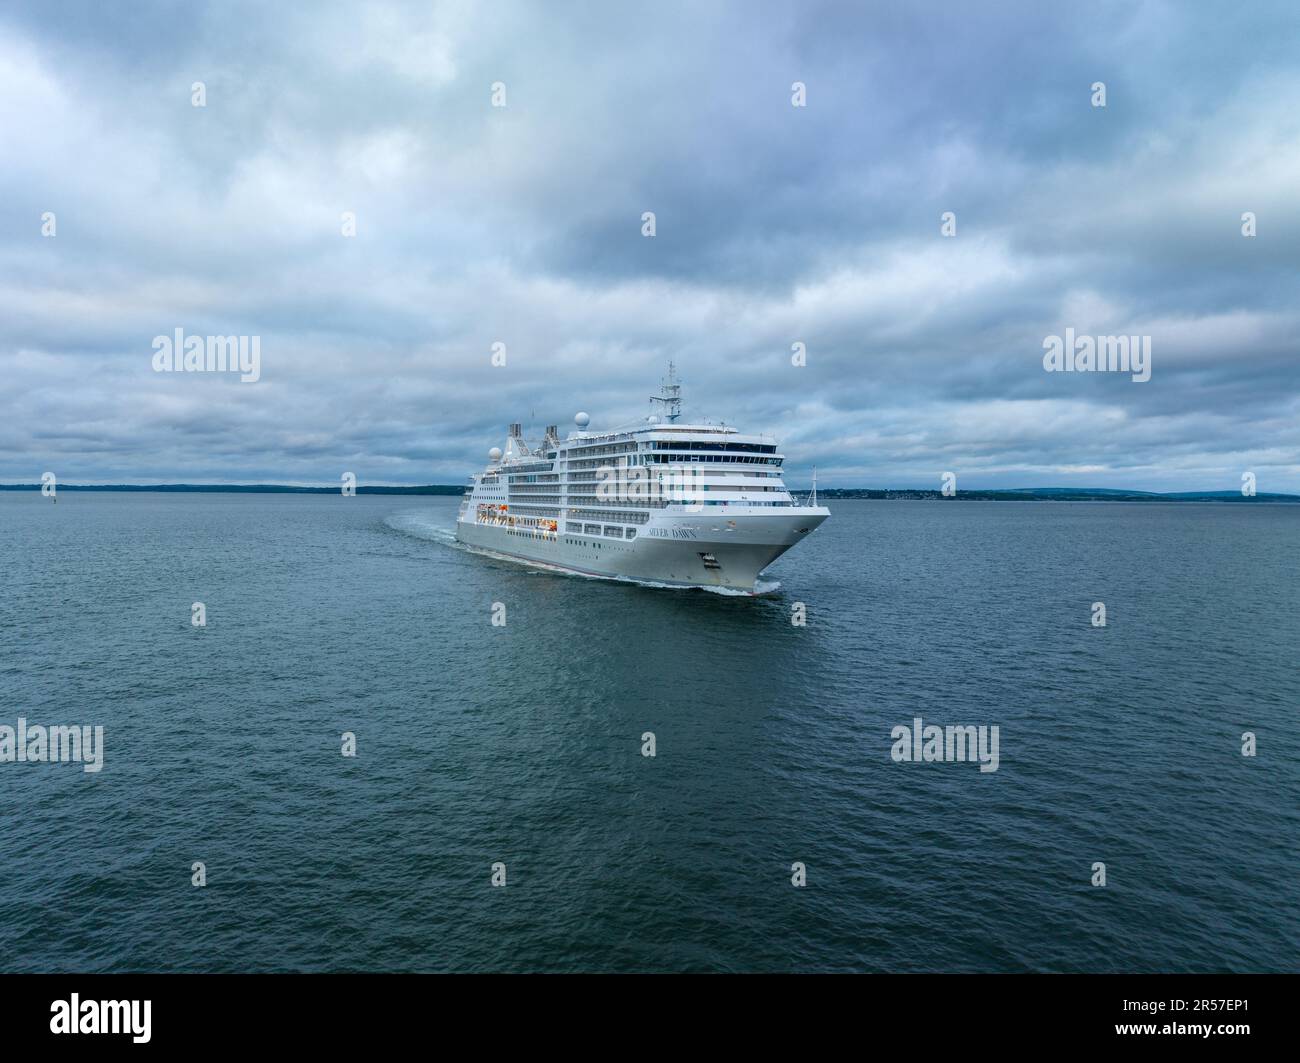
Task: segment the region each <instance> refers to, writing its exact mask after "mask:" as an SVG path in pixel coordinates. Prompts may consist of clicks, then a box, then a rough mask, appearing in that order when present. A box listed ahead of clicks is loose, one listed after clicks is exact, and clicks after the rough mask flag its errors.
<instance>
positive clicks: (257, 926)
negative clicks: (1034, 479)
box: [0, 491, 1300, 971]
mask: <svg viewBox="0 0 1300 1063" xmlns="http://www.w3.org/2000/svg"><path fill="white" fill-rule="evenodd" d="M455 505H456V499H453V498H436V497H435V498H428V499H418V498H417V499H413V498H400V497H398V498H394V497H384V496H359V497H354V498H343V497H342V496H301V495H270V496H257V495H240V494H218V495H195V494H177V495H167V494H112V493H89V492H85V493H74V492H68V491H63V492H61V493H60V495H59V501H58V503H57V504H51V503H50V502H49V500H48V499H42V498H41V497H40V496H39V495H38V494H36V493H35V492H3V493H0V557H2V558H3V566H2V568H0V725H8V726H10V727H14V728H16V727H17V720H18V718H19V717H23V718H24V719H25V720H26V721H27V722H28V725H29V726H30V725H34V724H39V725H45V726H50V725H74V724H75V725H102V727H103V729H104V730H103V735H104V738H103V767H102V770H100V771H98V772H86V771H84V770H83V768H82V766H81V765H79V764H76V763H30V762H24V763H19V762H16V761H15V762H7V763H0V807H2V808H3V815H0V967H2V968H3V969H4V970H9V971H67V970H76V971H282V970H292V971H332V970H347V971H415V970H418V971H1282V970H1295V969H1296V968H1297V967H1298V966H1300V962H1298V961H1300V904H1298V897H1297V893H1298V891H1297V874H1298V872H1300V847H1298V843H1300V739H1298V737H1297V735H1298V731H1300V681H1298V680H1300V672H1298V670H1297V660H1298V656H1300V654H1298V652H1297V651H1298V649H1300V593H1298V592H1297V545H1298V544H1300V507H1288V506H1281V505H1248V504H1236V505H1225V504H1220V505H1201V504H1105V503H1102V504H1087V503H1065V504H1053V503H1004V502H992V503H983V502H967V501H951V502H919V501H918V502H866V501H845V502H838V503H832V516H831V519H830V520H829V521H828V522H827V523H826V524H825V525H823V526H822V528H821V529H820V530H819V531H818V532H817V533H816V534H815V535H813V536H812V537H810V539H809V540H807V541H806V542H805V543H803V544H802V545H801V546H799V547H797V548H796V549H795V550H794V551H792V552H791V553H789V554H787V555H786V556H785V557H784V558H782V559H781V560H780V561H778V562H777V564H776V565H774V566H773V568H772V569H771V570H770V576H771V584H770V585H769V587H768V589H767V593H765V594H764V595H762V596H759V597H742V596H735V595H723V594H718V593H711V592H707V591H699V590H669V589H657V588H650V587H644V586H638V585H633V584H625V583H619V582H612V581H607V580H597V579H589V578H583V577H577V576H566V575H561V574H556V573H551V572H543V571H536V570H531V569H527V568H523V567H519V566H516V565H514V564H511V563H509V562H504V561H501V560H495V559H491V558H488V557H484V556H482V555H478V554H474V553H470V552H467V551H465V550H463V549H461V548H459V547H457V546H456V545H454V543H453V542H452V541H451V526H452V522H453V519H454V513H455ZM195 602H202V603H203V604H204V606H205V609H206V626H205V627H197V626H195V625H194V624H192V622H191V617H192V605H193V603H195ZM1094 602H1103V603H1104V604H1105V607H1106V619H1107V623H1106V626H1105V627H1095V626H1093V623H1092V618H1093V611H1092V604H1093V603H1094ZM494 603H501V605H503V606H504V608H505V620H506V622H505V624H504V626H494V625H493V623H492V617H493V607H494ZM796 603H803V606H804V608H805V609H806V613H807V623H806V625H805V626H797V625H795V624H793V623H792V622H791V618H792V614H793V613H794V612H795V611H796ZM498 614H499V610H498ZM918 717H919V718H921V719H923V721H924V722H925V724H938V725H941V726H943V725H973V726H980V725H984V726H993V725H996V726H997V727H998V728H999V734H1000V760H999V764H998V768H997V770H996V771H991V772H981V771H980V770H979V766H978V765H977V764H975V763H972V762H932V763H929V762H919V763H918V762H899V761H896V760H894V759H893V758H892V757H891V748H892V747H893V745H894V743H893V741H892V740H891V732H892V730H893V729H894V728H895V727H897V726H900V725H905V726H911V725H912V722H913V720H914V719H916V718H918ZM344 732H352V733H353V734H354V735H355V736H356V754H357V755H356V756H355V757H345V756H343V755H342V753H341V748H342V737H341V736H342V735H343V733H344ZM645 732H653V734H654V736H655V744H656V756H654V757H653V758H651V757H646V756H643V755H642V745H643V741H642V735H643V734H644V733H645ZM1246 732H1250V733H1251V734H1253V735H1254V736H1255V742H1256V748H1255V755H1254V756H1243V753H1242V750H1243V737H1242V736H1243V734H1245V733H1246ZM196 862H201V863H202V864H203V865H204V873H205V882H206V884H205V885H202V886H195V885H193V884H192V882H193V878H194V874H195V873H194V872H193V870H192V869H193V866H194V864H195V863H196ZM497 863H501V864H504V865H505V882H506V884H505V886H504V887H501V886H494V885H493V884H492V878H493V865H494V864H497ZM795 863H801V864H803V865H804V867H805V869H806V883H807V884H806V886H803V887H796V886H794V885H793V884H792V865H793V864H795ZM1097 863H1103V864H1104V865H1105V873H1106V884H1105V885H1104V886H1101V885H1094V884H1093V880H1094V876H1095V872H1094V865H1095V864H1097Z"/></svg>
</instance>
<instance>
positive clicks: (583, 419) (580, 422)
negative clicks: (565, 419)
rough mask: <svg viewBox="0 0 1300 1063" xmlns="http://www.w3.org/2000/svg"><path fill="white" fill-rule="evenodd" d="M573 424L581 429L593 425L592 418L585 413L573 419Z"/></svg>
mask: <svg viewBox="0 0 1300 1063" xmlns="http://www.w3.org/2000/svg"><path fill="white" fill-rule="evenodd" d="M573 423H574V424H576V425H577V426H578V427H579V428H586V427H587V425H589V424H591V418H590V417H588V416H587V415H586V414H585V413H579V414H577V415H576V416H575V417H574V418H573Z"/></svg>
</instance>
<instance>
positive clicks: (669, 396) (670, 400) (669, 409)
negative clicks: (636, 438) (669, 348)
mask: <svg viewBox="0 0 1300 1063" xmlns="http://www.w3.org/2000/svg"><path fill="white" fill-rule="evenodd" d="M656 402H657V403H659V404H660V408H661V409H662V410H663V416H664V420H665V421H668V422H669V423H671V422H673V421H676V420H677V418H678V417H680V416H681V415H682V385H681V383H680V382H679V381H678V379H677V367H676V366H675V365H673V363H672V362H669V363H668V376H667V377H666V378H664V379H663V380H661V381H660V382H659V394H658V395H651V396H650V408H651V409H654V404H655V403H656Z"/></svg>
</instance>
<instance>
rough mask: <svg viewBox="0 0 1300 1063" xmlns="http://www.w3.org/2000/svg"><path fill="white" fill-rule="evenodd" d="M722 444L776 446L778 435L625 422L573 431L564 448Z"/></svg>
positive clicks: (720, 426)
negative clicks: (615, 444)
mask: <svg viewBox="0 0 1300 1063" xmlns="http://www.w3.org/2000/svg"><path fill="white" fill-rule="evenodd" d="M627 442H638V443H650V444H654V443H671V442H679V443H692V442H701V443H718V444H726V445H731V444H741V443H748V444H766V445H769V446H774V445H775V444H776V437H775V436H772V435H768V434H766V433H755V434H750V433H743V432H740V431H738V430H737V429H735V428H733V427H732V426H731V425H726V424H667V425H666V424H657V423H654V424H641V425H624V426H622V427H620V428H613V429H609V430H607V431H602V432H584V431H579V432H570V433H569V435H568V436H567V438H566V439H565V440H564V442H563V443H562V444H561V447H562V448H563V449H566V450H573V449H577V448H582V447H590V446H600V445H602V444H608V443H627Z"/></svg>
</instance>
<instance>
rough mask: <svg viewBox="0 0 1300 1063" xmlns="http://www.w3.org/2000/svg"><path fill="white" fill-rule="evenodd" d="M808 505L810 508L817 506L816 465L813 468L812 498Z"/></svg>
mask: <svg viewBox="0 0 1300 1063" xmlns="http://www.w3.org/2000/svg"><path fill="white" fill-rule="evenodd" d="M808 505H810V506H815V505H817V466H816V465H814V466H813V489H812V498H811V499H810V500H809V502H808Z"/></svg>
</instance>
